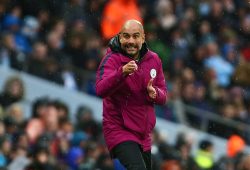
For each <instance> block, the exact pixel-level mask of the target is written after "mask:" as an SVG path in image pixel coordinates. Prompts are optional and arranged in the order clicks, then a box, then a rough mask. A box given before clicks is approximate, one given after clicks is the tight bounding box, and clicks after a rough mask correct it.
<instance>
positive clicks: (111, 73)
mask: <svg viewBox="0 0 250 170" xmlns="http://www.w3.org/2000/svg"><path fill="white" fill-rule="evenodd" d="M111 55H112V54H111ZM111 55H108V56H106V57H105V58H104V59H103V61H102V62H101V64H100V66H99V68H98V70H97V74H96V94H97V95H98V96H101V97H103V98H104V97H107V96H109V95H111V94H112V93H114V92H115V91H116V90H117V89H118V88H119V86H120V85H121V84H122V82H123V80H124V79H125V78H126V77H125V76H123V74H122V66H120V67H118V68H117V66H115V64H114V63H113V62H112V59H111V58H112V57H111Z"/></svg>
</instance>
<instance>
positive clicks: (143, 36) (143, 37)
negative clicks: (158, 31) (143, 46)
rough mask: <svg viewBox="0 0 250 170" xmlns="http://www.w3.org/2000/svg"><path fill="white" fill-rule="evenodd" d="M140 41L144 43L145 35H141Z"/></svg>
mask: <svg viewBox="0 0 250 170" xmlns="http://www.w3.org/2000/svg"><path fill="white" fill-rule="evenodd" d="M142 41H143V43H145V34H142Z"/></svg>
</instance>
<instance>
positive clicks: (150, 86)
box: [147, 79, 156, 99]
mask: <svg viewBox="0 0 250 170" xmlns="http://www.w3.org/2000/svg"><path fill="white" fill-rule="evenodd" d="M153 80H154V79H150V80H149V82H148V86H147V91H148V95H149V97H150V98H151V99H155V98H156V90H155V88H154V87H153Z"/></svg>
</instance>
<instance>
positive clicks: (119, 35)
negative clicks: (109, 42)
mask: <svg viewBox="0 0 250 170" xmlns="http://www.w3.org/2000/svg"><path fill="white" fill-rule="evenodd" d="M121 39H122V38H121V33H119V34H118V40H119V43H121Z"/></svg>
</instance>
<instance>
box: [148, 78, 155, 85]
mask: <svg viewBox="0 0 250 170" xmlns="http://www.w3.org/2000/svg"><path fill="white" fill-rule="evenodd" d="M153 80H154V79H150V80H149V82H148V87H150V86H153Z"/></svg>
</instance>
